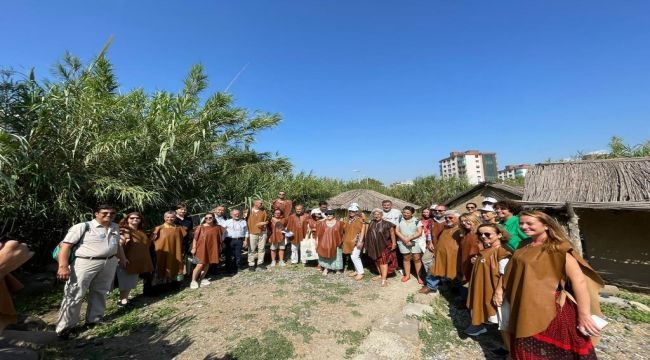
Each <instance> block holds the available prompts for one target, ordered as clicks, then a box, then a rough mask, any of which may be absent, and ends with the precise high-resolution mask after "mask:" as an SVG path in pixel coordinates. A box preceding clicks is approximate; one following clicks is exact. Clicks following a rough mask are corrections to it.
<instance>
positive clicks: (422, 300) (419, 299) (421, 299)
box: [413, 292, 440, 305]
mask: <svg viewBox="0 0 650 360" xmlns="http://www.w3.org/2000/svg"><path fill="white" fill-rule="evenodd" d="M437 296H440V293H438V292H435V293H429V294H420V293H416V294H415V296H413V302H414V303H417V304H425V305H429V304H431V301H432V300H433V299H434V298H435V297H437Z"/></svg>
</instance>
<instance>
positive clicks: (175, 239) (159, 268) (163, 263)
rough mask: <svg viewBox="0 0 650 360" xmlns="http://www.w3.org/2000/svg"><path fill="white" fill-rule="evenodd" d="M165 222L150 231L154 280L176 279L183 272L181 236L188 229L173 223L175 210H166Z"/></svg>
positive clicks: (159, 281)
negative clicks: (153, 260)
mask: <svg viewBox="0 0 650 360" xmlns="http://www.w3.org/2000/svg"><path fill="white" fill-rule="evenodd" d="M164 219H165V222H164V223H163V224H162V225H159V226H156V227H155V228H154V229H153V231H152V232H151V237H150V238H151V241H153V242H154V246H155V248H156V275H157V279H156V281H157V282H158V283H163V284H164V283H169V282H171V281H176V280H178V276H179V275H181V274H182V273H183V253H182V250H183V237H185V235H186V234H187V231H188V229H187V228H186V227H184V226H179V225H176V224H174V221H175V220H176V212H174V211H167V212H166V213H165V215H164Z"/></svg>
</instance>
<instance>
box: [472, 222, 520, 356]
mask: <svg viewBox="0 0 650 360" xmlns="http://www.w3.org/2000/svg"><path fill="white" fill-rule="evenodd" d="M476 234H478V235H479V238H480V239H481V243H482V248H483V249H482V250H481V251H480V252H479V254H478V255H477V256H476V258H475V259H474V260H475V261H474V267H473V271H472V275H471V277H470V286H469V296H468V298H467V307H469V308H470V309H471V318H472V324H471V325H470V326H469V327H468V328H467V329H465V333H466V334H468V335H470V336H478V335H481V334H483V333H485V332H487V329H486V328H485V326H484V325H483V324H497V323H499V325H500V326H499V329H500V330H502V327H503V324H500V321H499V320H500V319H499V318H498V316H497V314H498V312H499V310H500V309H497V306H496V305H495V304H494V302H493V301H492V297H493V296H494V292H495V290H496V289H497V288H499V291H501V287H502V284H501V278H502V276H503V274H504V272H505V267H506V264H507V263H508V260H510V256H511V255H512V254H511V253H510V251H508V249H507V248H505V247H502V246H501V242H502V241H503V242H506V241H508V239H509V238H510V234H509V233H508V232H507V231H506V230H505V228H504V227H503V226H501V225H498V224H483V225H480V226H479V227H478V229H477V231H476ZM503 335H504V336H503V340H504V344H506V347H507V345H508V341H507V340H508V339H507V335H505V334H503ZM495 353H497V354H507V350H506V349H497V350H495Z"/></svg>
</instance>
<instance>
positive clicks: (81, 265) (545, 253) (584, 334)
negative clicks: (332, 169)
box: [56, 191, 602, 359]
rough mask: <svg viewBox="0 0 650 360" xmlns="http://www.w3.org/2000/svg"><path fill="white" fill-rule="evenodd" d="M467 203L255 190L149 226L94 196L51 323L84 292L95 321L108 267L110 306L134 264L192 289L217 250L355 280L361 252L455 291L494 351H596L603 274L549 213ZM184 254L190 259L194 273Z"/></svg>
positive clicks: (585, 354)
mask: <svg viewBox="0 0 650 360" xmlns="http://www.w3.org/2000/svg"><path fill="white" fill-rule="evenodd" d="M466 210H467V211H466V212H464V213H460V212H459V211H456V210H448V209H447V208H446V207H445V206H444V205H433V206H431V207H430V208H425V209H423V210H422V212H421V217H420V218H419V219H418V218H416V217H415V216H414V215H415V209H414V208H413V207H410V206H406V207H404V208H403V209H402V210H398V209H394V208H393V207H392V203H391V201H389V200H386V201H384V202H383V203H382V204H381V208H375V209H372V211H371V212H370V218H369V219H368V218H366V215H365V214H364V213H363V212H362V211H361V209H360V208H359V206H358V204H356V203H352V204H350V206H349V207H348V208H347V216H346V217H343V218H337V217H336V216H335V211H334V210H332V209H330V208H328V204H327V203H326V202H321V203H320V204H319V207H317V208H314V209H312V210H310V211H307V209H306V208H305V207H304V206H303V205H302V204H296V205H295V206H294V204H293V202H292V201H291V200H289V199H287V197H286V193H285V192H283V191H281V192H279V193H278V198H277V199H275V200H274V201H273V202H272V203H271V205H270V209H269V211H268V212H267V211H266V209H265V208H264V204H263V201H262V200H260V199H258V200H255V201H253V203H252V206H251V207H250V209H245V210H244V213H243V214H241V213H240V210H239V209H232V210H231V211H230V218H228V219H226V218H225V217H224V214H225V211H226V208H225V207H224V206H217V207H216V208H215V209H213V211H210V212H208V213H205V214H203V216H202V219H201V221H200V224H199V225H198V226H196V227H193V224H192V220H191V218H189V217H188V216H187V207H185V206H184V205H182V204H181V205H179V206H177V209H176V211H170V212H167V213H165V214H164V223H163V224H162V225H160V226H157V227H155V228H154V229H153V230H152V232H151V234H150V235H147V234H146V233H145V232H144V231H143V229H142V220H143V218H142V214H140V213H138V212H130V213H128V214H126V216H125V217H124V218H123V219H122V221H120V223H119V225H118V224H115V223H113V221H112V220H113V218H114V216H115V214H116V212H115V209H114V208H112V207H110V206H100V207H98V208H97V209H96V211H95V219H94V220H92V221H90V222H89V223H81V224H77V225H74V226H73V227H72V228H70V230H69V232H68V234H67V236H66V237H65V239H64V240H63V241H62V242H61V244H60V247H61V250H60V252H59V269H58V272H57V276H58V278H59V279H61V280H65V281H67V282H66V287H65V292H64V298H63V301H62V304H61V311H60V316H59V321H58V323H57V328H56V331H57V333H58V334H59V335H60V336H66V335H67V334H68V333H69V332H70V330H71V329H72V328H73V327H74V325H75V324H76V323H77V321H78V320H79V316H80V315H79V314H80V308H81V301H82V299H83V297H84V294H86V293H88V310H87V313H86V323H87V324H91V325H92V324H95V323H97V322H98V321H101V316H102V315H103V313H104V309H105V305H106V294H107V293H108V292H109V291H110V289H111V285H112V283H113V278H114V276H115V274H117V278H118V283H119V287H120V300H119V305H126V304H128V301H129V300H128V298H129V292H130V290H131V289H133V288H134V287H135V285H136V283H137V280H138V277H142V274H145V276H144V279H145V286H147V284H149V286H152V284H153V285H156V284H158V285H165V284H174V283H175V284H178V283H179V282H180V281H181V280H182V279H183V273H184V272H185V273H188V275H191V281H190V288H193V289H196V288H199V287H203V286H207V285H209V284H210V281H209V280H208V279H207V278H206V274H208V269H209V267H210V265H211V264H218V263H219V262H220V261H221V259H222V258H224V259H225V262H226V266H225V270H226V271H228V272H231V273H234V272H237V271H241V270H244V269H246V268H247V269H248V270H249V271H255V270H257V269H265V268H267V267H271V268H272V267H275V266H287V264H288V263H291V264H298V263H301V262H302V263H303V264H305V263H306V262H307V261H310V260H313V259H317V261H318V263H317V265H316V266H315V268H316V269H318V270H319V271H321V272H322V274H323V275H328V274H330V273H344V272H345V270H346V269H347V270H348V274H349V275H350V276H351V277H353V278H354V279H356V280H362V279H363V278H364V276H365V274H366V271H365V269H364V266H363V261H362V257H363V256H364V254H365V256H367V257H368V258H369V260H370V261H371V262H372V263H373V264H374V266H375V267H376V273H377V275H376V276H375V277H374V278H373V279H377V280H379V283H380V284H381V286H387V285H388V277H389V276H390V275H391V274H393V273H396V272H397V271H399V272H400V273H401V277H400V281H402V282H407V281H409V280H410V279H411V277H414V278H415V280H416V281H417V282H418V283H419V284H421V285H422V288H421V289H420V291H419V292H420V293H423V294H428V293H434V292H437V291H438V290H439V289H440V290H442V289H458V292H459V295H460V298H461V303H460V304H459V306H458V307H459V308H461V309H468V310H469V311H471V321H472V325H471V326H470V327H469V328H467V329H466V333H467V334H469V335H471V336H478V335H480V334H482V333H484V332H486V331H487V329H486V327H485V325H486V324H497V326H498V329H499V330H501V331H502V335H503V343H504V347H503V348H501V349H495V352H496V353H498V354H501V355H506V354H508V353H510V355H511V356H512V358H515V359H524V358H525V359H530V358H540V359H542V358H549V356H551V357H553V356H556V357H559V358H565V357H568V358H570V357H571V356H573V355H575V354H579V355H580V356H582V357H581V358H595V353H594V349H593V343H592V341H591V339H590V338H591V337H592V336H599V334H600V332H599V330H600V329H599V328H598V326H597V324H596V323H595V322H594V320H593V319H592V317H591V315H602V314H601V313H600V309H599V305H598V301H597V296H596V297H594V296H593V289H595V288H596V286H588V285H587V284H588V283H594V284H596V285H598V284H602V280H601V279H600V277H599V276H598V275H597V274H596V273H595V272H594V271H593V269H592V268H591V267H590V266H589V265H588V264H587V262H586V261H584V260H583V259H582V258H581V257H580V255H579V254H577V253H576V252H575V251H574V250H573V248H572V247H571V243H570V242H569V240H568V238H567V235H566V234H565V232H564V231H563V229H562V228H561V227H560V226H559V225H558V223H557V222H556V221H555V220H554V219H553V218H552V217H550V216H548V215H547V214H545V213H543V212H540V211H523V212H522V211H521V207H520V206H519V204H517V203H516V202H514V201H511V200H507V199H504V200H501V201H497V200H496V199H494V198H486V199H484V202H483V203H482V207H481V208H478V206H477V205H476V204H474V203H468V204H466ZM242 215H243V216H242ZM267 242H268V246H269V248H270V263H268V264H267V263H265V256H266V248H267ZM152 248H153V249H155V251H153V252H151V251H150V249H152ZM243 249H246V250H247V252H248V257H247V259H245V260H247V264H246V262H245V261H243V260H244V259H242V250H243ZM71 252H74V255H75V260H74V262H72V263H71V262H70V260H69V259H70V254H71ZM185 258H189V259H191V260H192V263H194V264H195V265H194V269H193V270H192V271H191V274H189V273H190V269H189V267H188V266H187V265H185V264H184V259H185ZM246 265H247V266H246ZM184 268H185V269H184ZM441 287H442V288H441ZM566 299H569V301H567V300H566Z"/></svg>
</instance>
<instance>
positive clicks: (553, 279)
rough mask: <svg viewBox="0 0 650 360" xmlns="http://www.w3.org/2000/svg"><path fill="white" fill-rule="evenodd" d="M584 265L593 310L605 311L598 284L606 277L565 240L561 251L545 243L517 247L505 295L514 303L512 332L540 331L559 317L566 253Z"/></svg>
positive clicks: (506, 277)
mask: <svg viewBox="0 0 650 360" xmlns="http://www.w3.org/2000/svg"><path fill="white" fill-rule="evenodd" d="M567 252H568V253H569V254H571V255H572V256H573V257H574V258H575V259H576V260H577V261H578V264H579V265H580V269H581V270H582V272H583V274H585V278H586V280H587V289H588V292H589V297H590V304H591V313H592V314H595V315H601V316H602V313H601V311H600V303H599V301H598V287H602V286H603V280H602V279H601V278H600V276H599V275H598V274H596V272H595V271H594V270H593V269H592V268H591V266H590V265H589V264H588V263H587V262H586V261H585V260H584V259H583V258H582V257H580V256H579V255H578V254H576V253H575V251H573V248H572V247H571V244H570V243H568V242H564V243H562V244H561V245H560V248H559V249H558V251H554V252H548V251H544V250H542V246H530V245H529V246H525V247H522V248H519V249H517V251H515V253H514V255H513V256H512V259H511V260H510V262H509V263H508V267H507V269H506V273H505V275H504V279H503V284H504V297H505V298H507V299H508V302H509V303H510V308H511V313H510V325H509V326H510V329H509V332H510V333H511V334H513V335H514V336H515V337H517V338H523V337H529V336H532V335H535V334H538V333H540V332H542V331H544V330H546V328H547V327H548V325H549V324H550V322H551V321H552V320H553V319H554V318H555V316H556V313H555V304H556V300H555V293H556V292H557V290H558V285H559V284H560V281H561V280H565V279H567V275H566V269H565V265H566V253H567ZM590 283H591V284H590Z"/></svg>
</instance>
